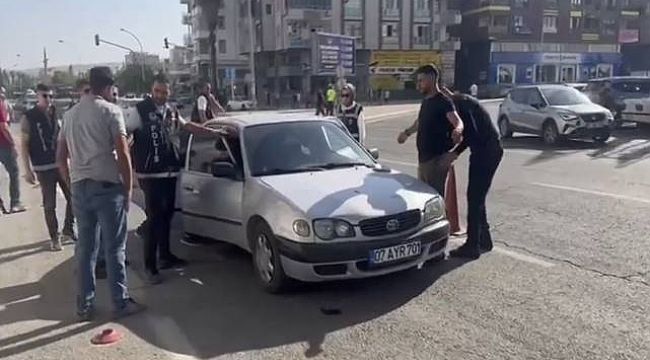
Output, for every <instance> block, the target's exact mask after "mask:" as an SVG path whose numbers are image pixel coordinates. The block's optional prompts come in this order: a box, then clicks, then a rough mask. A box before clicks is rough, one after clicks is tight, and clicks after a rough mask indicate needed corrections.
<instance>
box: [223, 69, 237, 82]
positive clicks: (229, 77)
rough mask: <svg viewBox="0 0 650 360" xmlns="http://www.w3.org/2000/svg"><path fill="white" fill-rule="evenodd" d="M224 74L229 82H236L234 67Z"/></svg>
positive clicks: (226, 70)
mask: <svg viewBox="0 0 650 360" xmlns="http://www.w3.org/2000/svg"><path fill="white" fill-rule="evenodd" d="M224 73H225V74H224V75H225V77H226V80H229V81H231V80H235V77H236V70H235V68H233V67H229V68H226V69H225V71H224Z"/></svg>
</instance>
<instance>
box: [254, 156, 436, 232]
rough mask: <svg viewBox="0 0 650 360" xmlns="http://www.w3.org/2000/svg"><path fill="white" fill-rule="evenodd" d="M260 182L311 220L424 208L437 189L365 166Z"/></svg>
mask: <svg viewBox="0 0 650 360" xmlns="http://www.w3.org/2000/svg"><path fill="white" fill-rule="evenodd" d="M261 181H262V182H263V183H264V184H265V185H266V186H268V187H269V188H270V189H271V190H272V191H274V192H275V193H276V194H277V196H279V197H281V198H283V199H284V201H287V202H289V203H291V204H292V205H293V206H294V207H296V208H297V209H299V210H300V211H301V212H303V213H304V214H305V215H306V217H307V218H309V219H318V218H330V217H335V218H341V219H346V220H348V221H350V222H352V223H357V222H359V221H360V220H362V219H365V218H368V217H377V216H383V215H391V214H396V213H400V212H404V211H407V210H413V209H420V210H421V209H423V208H424V205H425V204H426V202H427V201H429V200H430V199H431V198H433V197H434V196H436V195H437V192H436V191H435V190H434V189H433V188H431V187H429V186H428V185H426V184H424V183H422V182H420V181H418V180H417V179H415V178H413V177H411V176H409V175H406V174H403V173H400V172H397V171H392V170H391V171H388V172H381V171H375V170H373V169H370V168H366V167H363V166H359V167H354V168H348V169H336V170H328V171H318V172H310V173H299V174H287V175H275V176H265V177H262V178H261Z"/></svg>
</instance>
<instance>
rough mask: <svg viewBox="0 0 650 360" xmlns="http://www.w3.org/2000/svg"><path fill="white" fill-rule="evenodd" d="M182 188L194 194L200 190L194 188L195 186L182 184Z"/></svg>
mask: <svg viewBox="0 0 650 360" xmlns="http://www.w3.org/2000/svg"><path fill="white" fill-rule="evenodd" d="M183 190H186V191H189V192H191V193H192V194H196V195H198V194H200V193H201V192H200V191H198V190H196V189H195V188H193V187H191V186H183Z"/></svg>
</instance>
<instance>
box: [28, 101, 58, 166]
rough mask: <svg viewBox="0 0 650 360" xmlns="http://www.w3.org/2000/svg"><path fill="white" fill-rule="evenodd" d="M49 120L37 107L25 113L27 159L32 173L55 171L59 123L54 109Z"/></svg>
mask: <svg viewBox="0 0 650 360" xmlns="http://www.w3.org/2000/svg"><path fill="white" fill-rule="evenodd" d="M49 111H50V118H49V119H48V117H47V115H46V114H45V113H44V112H43V111H42V110H41V109H39V108H38V107H37V106H35V107H33V108H32V109H31V110H29V111H27V112H26V113H25V117H26V118H27V122H28V123H29V158H30V159H31V162H32V166H33V167H34V171H47V170H52V169H56V168H57V166H56V143H57V137H58V136H59V129H60V126H59V121H58V120H57V118H56V111H55V110H54V108H51V109H50V110H49Z"/></svg>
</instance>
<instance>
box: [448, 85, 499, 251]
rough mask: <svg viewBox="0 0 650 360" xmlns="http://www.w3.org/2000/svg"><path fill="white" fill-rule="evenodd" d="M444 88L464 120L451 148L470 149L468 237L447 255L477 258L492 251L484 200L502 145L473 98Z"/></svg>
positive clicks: (480, 106)
mask: <svg viewBox="0 0 650 360" xmlns="http://www.w3.org/2000/svg"><path fill="white" fill-rule="evenodd" d="M443 92H444V93H445V94H446V95H447V96H449V97H450V98H451V99H452V100H453V101H454V105H455V106H456V109H458V112H459V113H460V117H461V118H462V119H463V120H464V121H465V131H464V132H463V141H462V142H461V143H460V145H458V147H456V149H454V155H455V156H456V157H457V156H459V155H460V154H462V153H463V151H465V150H466V149H467V148H468V147H469V148H470V150H471V155H470V157H469V183H468V186H467V241H466V242H465V244H464V245H463V246H461V247H459V248H458V249H455V250H452V251H451V252H450V255H451V256H452V257H460V258H470V259H478V258H479V256H480V251H481V250H485V251H491V250H492V246H493V245H492V236H491V235H490V225H489V224H488V221H487V212H486V208H485V200H486V198H487V195H488V192H489V191H490V186H491V185H492V179H493V178H494V175H495V173H496V171H497V168H498V167H499V163H501V158H503V147H502V146H501V140H500V136H499V132H498V130H497V129H496V127H495V126H494V124H493V123H492V118H491V117H490V114H489V113H488V112H487V110H485V108H484V107H483V106H482V105H481V104H480V103H479V101H478V100H477V99H476V98H473V97H471V96H468V95H463V94H459V93H456V94H453V93H452V92H451V91H449V90H448V89H446V88H443Z"/></svg>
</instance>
